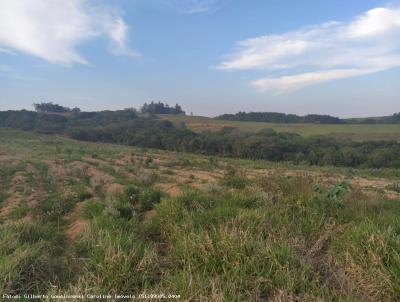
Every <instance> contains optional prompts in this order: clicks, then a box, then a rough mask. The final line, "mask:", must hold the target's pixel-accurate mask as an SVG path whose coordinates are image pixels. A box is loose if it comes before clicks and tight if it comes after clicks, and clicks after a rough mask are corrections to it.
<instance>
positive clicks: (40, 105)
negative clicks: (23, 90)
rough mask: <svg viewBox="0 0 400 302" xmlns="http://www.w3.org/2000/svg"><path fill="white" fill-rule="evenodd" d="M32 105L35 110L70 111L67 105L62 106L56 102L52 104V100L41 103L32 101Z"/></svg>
mask: <svg viewBox="0 0 400 302" xmlns="http://www.w3.org/2000/svg"><path fill="white" fill-rule="evenodd" d="M33 106H34V107H35V110H36V111H37V112H55V113H62V112H70V111H71V109H70V108H68V107H63V106H61V105H58V104H54V103H53V102H47V103H46V102H43V103H34V104H33Z"/></svg>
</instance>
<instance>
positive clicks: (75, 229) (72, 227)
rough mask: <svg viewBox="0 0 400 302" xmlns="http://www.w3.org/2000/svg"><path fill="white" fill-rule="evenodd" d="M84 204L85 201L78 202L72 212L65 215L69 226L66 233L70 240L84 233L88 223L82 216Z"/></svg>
mask: <svg viewBox="0 0 400 302" xmlns="http://www.w3.org/2000/svg"><path fill="white" fill-rule="evenodd" d="M84 204H85V202H80V203H78V204H77V205H76V206H75V208H74V209H73V210H72V212H70V213H69V214H67V215H66V216H65V219H66V220H67V222H68V228H67V230H66V232H65V234H66V236H67V239H68V240H69V241H74V240H76V238H78V236H79V235H80V234H82V232H83V230H84V229H85V227H86V225H87V221H86V220H84V219H83V218H81V217H80V214H81V213H82V209H83V206H84Z"/></svg>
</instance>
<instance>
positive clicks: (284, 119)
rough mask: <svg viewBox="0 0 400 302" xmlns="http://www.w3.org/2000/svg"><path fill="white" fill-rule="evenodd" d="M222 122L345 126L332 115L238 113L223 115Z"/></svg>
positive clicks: (221, 116) (219, 117)
mask: <svg viewBox="0 0 400 302" xmlns="http://www.w3.org/2000/svg"><path fill="white" fill-rule="evenodd" d="M216 118H217V119H220V120H230V121H253V122H267V123H320V124H343V123H344V121H343V120H341V119H340V118H338V117H334V116H330V115H318V114H308V115H305V116H299V115H296V114H285V113H279V112H248V113H246V112H238V113H236V114H223V115H220V116H218V117H216Z"/></svg>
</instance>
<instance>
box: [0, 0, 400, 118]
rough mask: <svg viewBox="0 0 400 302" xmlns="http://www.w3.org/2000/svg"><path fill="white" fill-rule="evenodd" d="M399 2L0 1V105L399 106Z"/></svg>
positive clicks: (195, 108)
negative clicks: (157, 103) (34, 103)
mask: <svg viewBox="0 0 400 302" xmlns="http://www.w3.org/2000/svg"><path fill="white" fill-rule="evenodd" d="M399 37H400V2H399V1H391V2H383V1H374V0H353V1H344V0H341V1H320V0H318V1H317V0H307V1H294V0H292V1H288V0H279V1H278V0H262V1H261V0H259V1H258V0H251V1H248V0H247V1H245V0H112V1H99V0H97V1H94V0H70V1H63V0H0V110H6V109H20V108H27V109H30V108H32V107H31V104H32V103H33V102H39V101H54V102H57V103H61V104H63V105H66V106H71V107H73V106H78V107H80V108H82V109H84V110H101V109H119V108H126V107H139V106H140V105H141V104H143V103H144V102H149V101H152V100H154V101H165V102H169V103H171V104H174V103H176V102H178V103H180V104H181V105H182V106H183V107H184V109H186V110H187V111H188V112H191V111H192V112H194V114H198V115H209V116H214V115H217V114H220V113H234V112H237V111H239V110H242V111H279V112H287V113H297V114H307V113H327V114H332V115H337V116H342V117H348V116H371V115H385V114H392V113H393V112H399V111H400V97H399V96H400V68H399V66H400V42H399V41H400V39H399Z"/></svg>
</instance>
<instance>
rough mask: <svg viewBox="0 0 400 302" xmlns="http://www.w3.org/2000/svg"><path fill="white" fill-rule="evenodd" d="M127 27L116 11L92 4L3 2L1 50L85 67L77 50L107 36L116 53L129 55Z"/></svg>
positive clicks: (79, 0) (74, 0) (88, 0)
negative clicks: (90, 41) (91, 41)
mask: <svg viewBox="0 0 400 302" xmlns="http://www.w3.org/2000/svg"><path fill="white" fill-rule="evenodd" d="M127 32H128V27H127V25H126V24H125V22H124V21H123V19H122V18H121V17H120V15H119V14H118V13H116V12H115V11H114V10H113V9H109V8H106V7H96V6H95V5H94V1H92V0H68V1H65V0H1V1H0V47H1V48H2V49H5V50H6V51H11V50H15V51H20V52H24V53H27V54H30V55H34V56H37V57H40V58H42V59H45V60H47V61H49V62H51V63H56V64H65V65H68V64H73V63H79V64H85V63H87V60H86V59H85V58H84V57H82V56H81V55H80V53H79V52H78V46H79V45H81V44H82V43H83V42H86V41H88V40H90V39H93V38H96V37H100V36H106V37H108V38H109V39H110V41H111V44H112V45H113V50H115V52H117V53H130V51H129V48H128V47H127V45H126V41H127Z"/></svg>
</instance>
